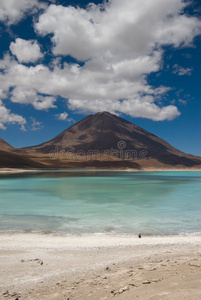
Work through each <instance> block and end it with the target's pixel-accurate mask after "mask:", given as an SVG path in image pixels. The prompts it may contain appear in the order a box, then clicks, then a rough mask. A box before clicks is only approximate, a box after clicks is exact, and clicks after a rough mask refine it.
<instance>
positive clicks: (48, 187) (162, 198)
mask: <svg viewBox="0 0 201 300" xmlns="http://www.w3.org/2000/svg"><path fill="white" fill-rule="evenodd" d="M10 230H12V231H13V230H17V231H29V230H30V231H39V232H49V231H50V232H58V233H110V232H112V233H132V234H136V233H139V232H141V233H147V234H177V233H183V232H188V233H189V232H201V172H191V171H189V172H181V171H178V172H105V171H66V172H64V171H58V172H54V171H52V172H32V173H26V174H16V175H3V174H1V175H0V231H10Z"/></svg>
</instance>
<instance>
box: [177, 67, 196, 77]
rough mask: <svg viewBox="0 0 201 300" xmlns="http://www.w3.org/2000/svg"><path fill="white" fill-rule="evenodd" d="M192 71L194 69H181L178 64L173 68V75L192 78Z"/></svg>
mask: <svg viewBox="0 0 201 300" xmlns="http://www.w3.org/2000/svg"><path fill="white" fill-rule="evenodd" d="M192 71H193V69H191V68H183V67H181V66H179V65H177V64H175V65H174V66H173V73H174V74H177V75H179V76H183V75H188V76H190V75H191V73H192Z"/></svg>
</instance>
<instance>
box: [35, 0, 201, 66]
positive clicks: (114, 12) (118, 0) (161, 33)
mask: <svg viewBox="0 0 201 300" xmlns="http://www.w3.org/2000/svg"><path fill="white" fill-rule="evenodd" d="M185 6H186V4H185V3H184V2H183V1H182V0H163V1H161V0H152V1H147V0H141V1H140V2H139V1H136V0H135V1H133V0H124V1H122V0H110V1H108V2H106V1H105V2H104V4H102V5H94V4H91V5H90V6H88V9H81V8H79V7H78V8H75V7H72V6H68V7H63V6H61V5H58V6H57V5H50V6H49V7H48V9H47V10H46V12H45V13H44V14H42V15H41V16H40V18H39V21H38V23H36V25H35V28H36V30H37V31H38V33H39V34H42V35H47V34H53V37H52V42H53V45H54V48H53V52H54V54H57V55H58V54H61V55H71V56H72V57H75V58H76V59H78V60H83V61H85V60H88V59H91V58H93V57H99V56H104V57H105V58H108V59H109V60H111V59H112V60H114V59H122V58H125V57H126V58H135V57H136V56H138V55H147V54H148V53H150V52H152V49H153V48H155V47H158V48H160V46H161V45H164V44H166V45H174V46H175V47H177V46H180V45H181V44H182V45H187V44H189V43H191V42H192V40H193V38H194V36H195V35H196V34H198V33H200V28H201V26H200V22H199V20H198V19H196V18H190V17H188V16H185V15H183V14H180V12H181V11H182V10H183V9H184V7H185ZM80 45H82V46H81V47H80Z"/></svg>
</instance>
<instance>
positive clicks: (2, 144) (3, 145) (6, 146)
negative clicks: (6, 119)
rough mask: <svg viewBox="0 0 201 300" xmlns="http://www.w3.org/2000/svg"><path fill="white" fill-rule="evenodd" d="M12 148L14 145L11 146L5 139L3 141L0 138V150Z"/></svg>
mask: <svg viewBox="0 0 201 300" xmlns="http://www.w3.org/2000/svg"><path fill="white" fill-rule="evenodd" d="M13 149H14V147H12V146H11V145H9V144H8V143H6V141H4V140H3V139H1V138H0V150H4V151H11V150H13Z"/></svg>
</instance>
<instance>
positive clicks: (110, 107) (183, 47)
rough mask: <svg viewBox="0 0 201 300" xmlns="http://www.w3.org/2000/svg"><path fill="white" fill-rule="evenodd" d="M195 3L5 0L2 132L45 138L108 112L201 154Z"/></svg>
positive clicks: (0, 53) (0, 61)
mask: <svg viewBox="0 0 201 300" xmlns="http://www.w3.org/2000/svg"><path fill="white" fill-rule="evenodd" d="M200 53H201V7H200V5H199V1H182V0H163V1H161V0H152V1H148V0H141V1H139V0H125V1H122V0H110V1H104V2H102V1H93V3H91V4H89V1H78V0H77V1H64V0H57V1H39V0H18V1H11V0H1V4H0V137H1V138H3V139H4V140H6V141H7V142H8V143H10V144H11V145H12V146H14V147H24V146H30V145H36V144H39V143H42V142H44V141H47V140H49V139H51V138H53V137H54V136H56V135H57V134H59V133H60V132H61V131H63V130H65V129H66V128H68V127H69V126H71V125H73V124H74V123H75V122H77V121H79V120H81V119H82V118H84V117H85V116H87V115H88V114H90V113H96V112H98V111H103V110H107V111H110V112H112V113H116V114H118V115H119V116H121V117H123V118H125V119H127V120H129V121H131V122H133V123H135V124H136V125H138V126H141V127H142V128H144V129H146V130H148V131H150V132H152V133H154V134H156V135H158V136H159V137H161V138H163V139H165V140H166V141H168V142H169V143H170V144H172V145H173V146H174V147H176V148H178V149H180V150H182V151H184V152H186V153H191V154H195V155H201V129H200V128H201V120H200V113H201V105H200V103H201V102H200V100H201V59H200Z"/></svg>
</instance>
